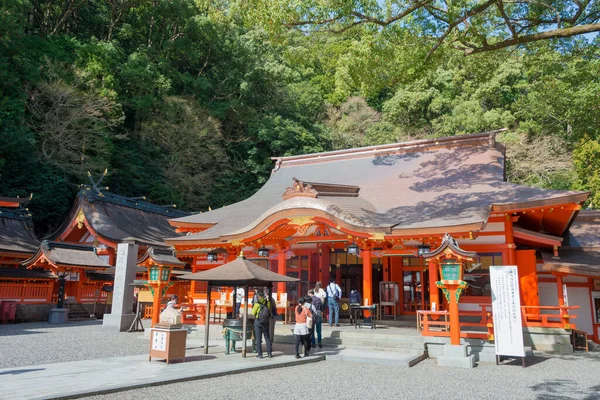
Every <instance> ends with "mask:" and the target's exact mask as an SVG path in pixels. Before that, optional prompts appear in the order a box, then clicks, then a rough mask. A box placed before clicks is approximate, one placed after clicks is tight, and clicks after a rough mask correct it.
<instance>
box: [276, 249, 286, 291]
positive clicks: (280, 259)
mask: <svg viewBox="0 0 600 400" xmlns="http://www.w3.org/2000/svg"><path fill="white" fill-rule="evenodd" d="M277 250H278V252H277V272H278V273H279V274H281V275H287V264H286V262H285V247H279V248H278V249H277ZM285 285H286V284H285V282H278V283H277V293H279V295H280V296H281V294H282V293H286V292H287V290H286V287H285Z"/></svg>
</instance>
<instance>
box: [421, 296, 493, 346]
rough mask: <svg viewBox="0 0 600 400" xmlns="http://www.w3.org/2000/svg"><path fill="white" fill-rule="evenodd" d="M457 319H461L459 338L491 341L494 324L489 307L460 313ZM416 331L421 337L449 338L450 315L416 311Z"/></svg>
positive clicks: (445, 312) (439, 312) (446, 312)
mask: <svg viewBox="0 0 600 400" xmlns="http://www.w3.org/2000/svg"><path fill="white" fill-rule="evenodd" d="M459 317H463V320H462V321H461V322H460V337H463V338H472V339H484V340H492V339H493V335H494V330H493V329H494V328H493V327H494V323H493V319H492V311H491V306H485V305H484V306H481V310H479V311H460V312H459ZM467 317H468V318H467ZM465 319H467V320H466V321H465ZM417 329H418V330H419V332H421V335H423V336H438V337H450V313H449V312H448V311H426V310H417Z"/></svg>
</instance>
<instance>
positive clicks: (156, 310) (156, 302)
mask: <svg viewBox="0 0 600 400" xmlns="http://www.w3.org/2000/svg"><path fill="white" fill-rule="evenodd" d="M152 287H153V288H154V296H153V299H152V326H154V325H156V324H158V322H159V320H160V297H161V296H160V295H161V293H160V292H161V287H160V283H157V284H153V285H152Z"/></svg>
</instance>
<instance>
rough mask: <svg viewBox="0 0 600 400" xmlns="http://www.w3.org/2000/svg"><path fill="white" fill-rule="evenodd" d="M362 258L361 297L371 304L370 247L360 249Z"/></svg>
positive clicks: (371, 268) (371, 267)
mask: <svg viewBox="0 0 600 400" xmlns="http://www.w3.org/2000/svg"><path fill="white" fill-rule="evenodd" d="M362 259H363V293H362V295H363V299H365V300H368V301H369V305H372V304H373V290H372V288H373V264H372V262H371V249H367V250H363V251H362ZM363 301H364V300H363Z"/></svg>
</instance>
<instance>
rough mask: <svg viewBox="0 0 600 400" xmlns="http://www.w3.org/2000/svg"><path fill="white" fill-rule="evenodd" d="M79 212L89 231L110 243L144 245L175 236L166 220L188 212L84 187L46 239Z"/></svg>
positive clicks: (71, 220)
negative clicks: (61, 221) (83, 217)
mask: <svg viewBox="0 0 600 400" xmlns="http://www.w3.org/2000/svg"><path fill="white" fill-rule="evenodd" d="M80 213H83V216H85V221H86V223H87V224H88V225H89V226H90V228H91V229H92V230H93V232H92V233H93V234H97V235H99V236H101V237H103V238H104V239H107V240H109V241H111V242H114V243H120V242H124V241H135V242H137V243H138V244H141V245H147V246H151V245H158V246H161V245H162V246H164V242H163V238H165V237H170V236H176V235H177V233H176V232H175V230H174V229H173V228H172V227H171V225H169V223H168V219H169V218H174V217H175V218H176V217H183V216H187V215H189V213H187V212H184V211H179V210H176V209H173V208H165V207H162V206H158V205H156V204H152V203H148V202H147V201H144V200H141V199H135V198H128V197H123V196H118V195H116V194H113V193H109V192H97V191H94V190H91V189H89V188H86V189H84V190H81V191H80V192H79V194H78V196H77V198H76V200H75V204H74V205H73V208H72V209H71V213H70V214H69V217H68V218H67V219H66V220H65V222H64V224H63V225H62V226H61V227H60V228H59V229H58V231H56V232H55V233H53V234H52V235H50V236H49V237H48V239H51V240H54V239H56V238H58V237H59V236H60V235H61V234H63V233H64V232H65V231H66V230H67V229H69V227H70V226H72V222H73V221H74V220H75V219H76V218H77V217H78V215H80Z"/></svg>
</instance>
